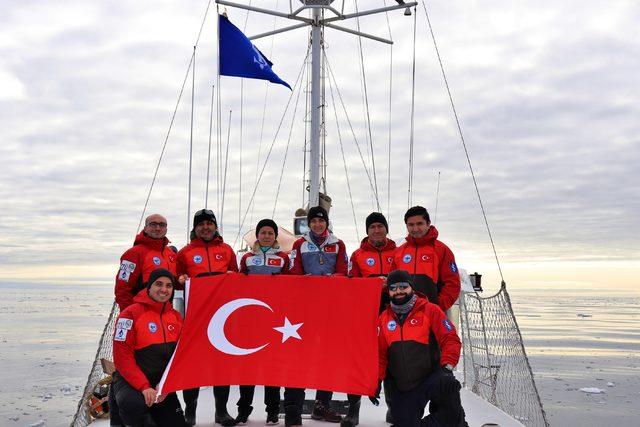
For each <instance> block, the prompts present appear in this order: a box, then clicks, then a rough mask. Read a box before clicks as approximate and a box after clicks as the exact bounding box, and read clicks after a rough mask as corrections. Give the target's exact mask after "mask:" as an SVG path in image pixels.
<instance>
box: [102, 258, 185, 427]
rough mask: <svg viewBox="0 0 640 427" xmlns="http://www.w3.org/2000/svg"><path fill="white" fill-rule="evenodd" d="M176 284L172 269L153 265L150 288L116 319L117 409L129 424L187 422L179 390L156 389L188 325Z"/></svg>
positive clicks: (161, 425) (163, 425)
mask: <svg viewBox="0 0 640 427" xmlns="http://www.w3.org/2000/svg"><path fill="white" fill-rule="evenodd" d="M174 285H175V280H174V277H173V274H172V273H171V272H170V271H169V270H166V269H163V268H159V269H156V270H153V271H152V272H151V273H150V275H149V280H148V282H147V286H146V289H145V290H143V291H141V292H139V293H138V294H137V295H136V296H135V298H134V303H133V304H131V305H129V306H128V307H127V308H126V309H125V310H124V311H122V312H121V313H120V315H119V316H118V320H117V321H116V328H115V332H114V335H113V360H114V363H115V366H116V371H115V372H114V373H113V382H112V385H111V389H112V390H113V395H114V398H115V405H114V406H115V407H114V406H112V408H111V411H112V412H113V413H115V412H117V413H118V415H119V417H120V419H122V422H123V423H124V425H126V426H135V427H142V426H143V425H146V420H147V419H148V418H151V419H152V420H153V421H154V422H155V425H157V426H158V427H175V426H177V427H180V426H184V425H185V421H184V415H183V413H182V408H180V402H179V401H178V397H177V396H176V394H175V393H170V394H168V395H158V393H157V389H156V388H157V385H158V383H159V382H160V379H161V378H162V374H163V372H164V370H165V368H166V366H167V364H168V363H169V360H170V359H171V356H172V355H173V351H174V350H175V348H176V343H177V341H178V337H179V336H180V331H181V329H182V317H181V316H180V314H179V313H178V312H177V311H176V310H174V309H173V307H172V306H171V298H172V297H173V289H174Z"/></svg>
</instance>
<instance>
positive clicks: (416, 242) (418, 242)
mask: <svg viewBox="0 0 640 427" xmlns="http://www.w3.org/2000/svg"><path fill="white" fill-rule="evenodd" d="M437 238H438V230H437V229H436V227H435V226H433V225H432V226H430V227H429V230H427V234H426V235H424V236H423V237H417V238H416V237H411V235H410V234H409V235H408V236H407V238H406V240H407V242H408V243H409V244H410V245H413V246H425V245H430V244H433V242H434V241H435V240H436V239H437Z"/></svg>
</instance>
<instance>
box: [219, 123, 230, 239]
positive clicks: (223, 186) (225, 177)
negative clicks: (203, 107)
mask: <svg viewBox="0 0 640 427" xmlns="http://www.w3.org/2000/svg"><path fill="white" fill-rule="evenodd" d="M231 113H232V110H229V124H228V125H227V148H226V154H225V159H224V178H223V180H222V204H221V205H220V234H222V232H223V227H224V222H223V220H224V197H225V195H226V194H227V167H228V165H229V143H230V142H231Z"/></svg>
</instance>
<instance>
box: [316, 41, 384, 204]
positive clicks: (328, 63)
mask: <svg viewBox="0 0 640 427" xmlns="http://www.w3.org/2000/svg"><path fill="white" fill-rule="evenodd" d="M325 56H326V52H325ZM327 69H328V70H329V78H330V79H331V78H332V79H333V83H334V85H335V88H336V93H337V94H338V99H339V100H340V103H341V105H342V109H343V111H344V114H345V117H346V118H347V123H348V124H349V129H350V130H351V134H352V135H353V140H354V141H355V143H356V147H357V148H358V154H359V155H360V160H361V161H362V166H363V167H364V171H365V173H366V174H367V178H368V180H369V186H370V187H371V191H372V193H373V195H374V197H375V198H376V202H377V203H376V204H377V205H380V203H379V202H378V201H377V198H378V194H377V193H376V192H375V189H374V185H373V181H372V180H371V174H370V173H369V169H368V168H367V163H366V161H365V159H364V156H363V154H362V150H361V149H360V144H359V143H358V138H357V137H356V133H355V130H354V129H353V125H352V123H351V119H350V118H349V113H348V112H347V107H346V106H345V104H344V100H343V99H342V93H341V92H340V87H339V86H338V82H337V80H336V77H335V75H334V74H333V69H332V68H331V63H330V62H329V61H327Z"/></svg>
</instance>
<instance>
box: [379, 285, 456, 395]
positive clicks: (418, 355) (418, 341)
mask: <svg viewBox="0 0 640 427" xmlns="http://www.w3.org/2000/svg"><path fill="white" fill-rule="evenodd" d="M434 338H435V340H436V341H437V345H438V346H439V347H440V349H441V351H442V355H441V357H440V365H441V366H444V365H447V364H450V365H452V366H456V365H457V364H458V360H459V359H460V348H461V347H462V344H461V343H460V338H459V337H458V334H457V333H456V328H455V327H454V326H453V324H452V323H451V322H450V321H449V320H448V319H447V317H446V316H445V315H444V313H443V312H442V310H440V308H439V307H438V306H437V305H435V304H432V303H430V302H429V301H427V300H426V299H425V298H422V297H418V299H417V300H416V304H415V305H414V307H413V309H412V310H411V312H409V314H408V315H407V317H406V318H405V319H404V321H403V322H402V323H400V322H399V320H398V317H397V316H396V314H395V313H394V312H393V310H392V309H391V307H388V308H387V309H386V310H385V311H384V312H383V313H382V314H381V315H380V317H378V378H379V379H380V380H384V379H385V377H386V376H387V375H390V376H391V377H392V381H393V382H394V383H395V385H396V386H397V387H398V390H400V391H407V390H411V389H412V388H414V387H415V386H417V385H418V384H420V383H421V382H422V381H424V379H425V378H426V377H427V376H428V375H429V374H430V373H431V372H432V371H433V370H434V369H435V368H436V366H434V365H433V364H434V361H433V360H434V358H433V354H432V353H433V351H434V348H435V346H436V343H434V342H432V339H434Z"/></svg>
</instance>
